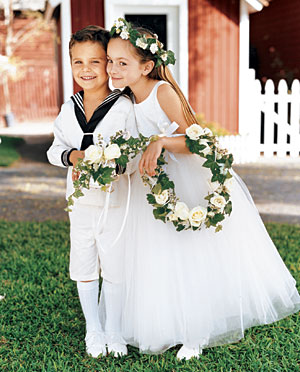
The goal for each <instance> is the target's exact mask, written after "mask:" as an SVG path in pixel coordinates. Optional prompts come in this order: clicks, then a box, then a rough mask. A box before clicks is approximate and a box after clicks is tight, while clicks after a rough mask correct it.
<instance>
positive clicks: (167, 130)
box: [157, 121, 184, 163]
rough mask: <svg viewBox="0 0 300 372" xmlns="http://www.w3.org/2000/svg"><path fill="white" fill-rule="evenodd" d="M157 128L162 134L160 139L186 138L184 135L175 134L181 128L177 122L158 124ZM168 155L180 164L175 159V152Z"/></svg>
mask: <svg viewBox="0 0 300 372" xmlns="http://www.w3.org/2000/svg"><path fill="white" fill-rule="evenodd" d="M157 126H158V129H159V130H160V134H159V135H158V136H159V137H179V136H184V134H177V133H175V134H174V132H175V131H176V130H177V128H179V125H178V124H177V123H176V122H175V121H173V122H172V123H171V124H169V123H168V122H166V121H165V122H163V123H158V124H157ZM168 154H169V156H170V158H171V159H172V160H174V161H176V163H178V160H177V159H176V158H175V155H174V154H173V152H170V151H168Z"/></svg>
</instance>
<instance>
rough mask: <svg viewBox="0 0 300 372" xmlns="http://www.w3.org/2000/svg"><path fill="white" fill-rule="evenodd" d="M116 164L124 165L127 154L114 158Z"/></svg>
mask: <svg viewBox="0 0 300 372" xmlns="http://www.w3.org/2000/svg"><path fill="white" fill-rule="evenodd" d="M115 161H116V164H119V165H121V166H122V167H126V165H127V163H128V161H129V159H128V156H127V155H121V156H120V157H119V158H118V159H116V160H115Z"/></svg>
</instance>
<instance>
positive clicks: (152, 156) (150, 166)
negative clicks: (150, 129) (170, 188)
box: [139, 138, 164, 176]
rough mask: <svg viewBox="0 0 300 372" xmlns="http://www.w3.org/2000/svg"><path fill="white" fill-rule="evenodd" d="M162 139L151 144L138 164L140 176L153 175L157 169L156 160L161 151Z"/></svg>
mask: <svg viewBox="0 0 300 372" xmlns="http://www.w3.org/2000/svg"><path fill="white" fill-rule="evenodd" d="M163 144H164V141H163V138H159V139H158V140H157V141H155V142H151V143H150V144H149V145H148V147H147V149H146V150H145V152H144V153H143V155H142V158H141V160H140V163H139V170H140V174H141V175H143V174H144V172H146V173H147V174H148V175H149V176H154V175H155V169H156V167H157V159H158V158H159V156H160V154H161V152H162V149H163Z"/></svg>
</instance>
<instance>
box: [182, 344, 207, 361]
mask: <svg viewBox="0 0 300 372" xmlns="http://www.w3.org/2000/svg"><path fill="white" fill-rule="evenodd" d="M201 354H202V350H201V349H200V348H198V347H197V348H189V347H187V346H184V345H182V346H181V348H180V349H179V351H178V353H177V355H176V357H177V359H179V360H182V359H185V360H189V359H191V358H196V359H199V357H200V355H201Z"/></svg>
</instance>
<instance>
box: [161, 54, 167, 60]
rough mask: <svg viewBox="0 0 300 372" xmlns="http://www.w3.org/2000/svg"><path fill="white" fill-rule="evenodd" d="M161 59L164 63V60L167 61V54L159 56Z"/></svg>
mask: <svg viewBox="0 0 300 372" xmlns="http://www.w3.org/2000/svg"><path fill="white" fill-rule="evenodd" d="M161 59H162V60H163V61H164V62H166V60H167V59H168V54H167V53H164V54H162V55H161Z"/></svg>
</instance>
